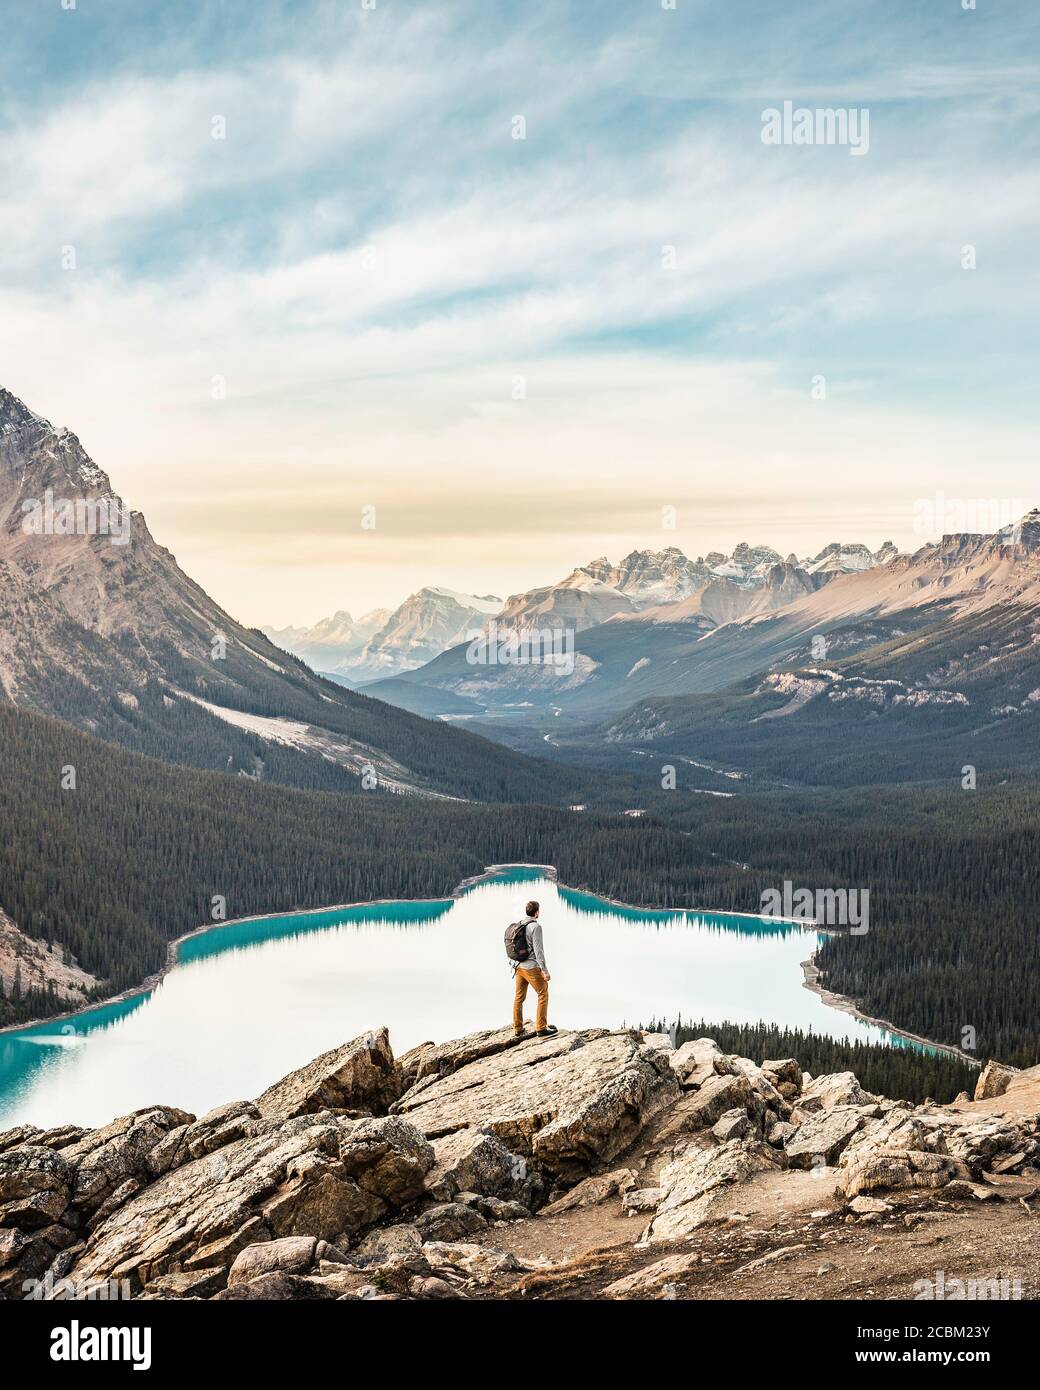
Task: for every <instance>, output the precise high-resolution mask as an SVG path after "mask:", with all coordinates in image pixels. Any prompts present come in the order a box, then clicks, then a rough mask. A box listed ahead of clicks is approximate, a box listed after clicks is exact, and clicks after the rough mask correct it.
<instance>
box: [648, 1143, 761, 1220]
mask: <svg viewBox="0 0 1040 1390" xmlns="http://www.w3.org/2000/svg"><path fill="white" fill-rule="evenodd" d="M776 1167H777V1159H776V1156H775V1155H774V1154H773V1152H772V1150H770V1149H768V1148H767V1147H766V1146H765V1145H764V1144H759V1143H757V1142H746V1141H743V1140H739V1141H736V1142H733V1143H729V1144H722V1145H720V1146H718V1147H717V1148H701V1147H700V1146H699V1145H698V1144H697V1143H696V1142H694V1143H691V1144H689V1145H688V1146H687V1147H686V1148H685V1149H684V1150H683V1151H682V1152H680V1153H679V1155H678V1156H677V1157H676V1158H674V1159H673V1160H672V1162H671V1163H669V1164H666V1165H665V1167H664V1168H663V1169H662V1171H661V1177H660V1186H661V1188H662V1189H663V1191H664V1196H663V1198H662V1200H661V1202H660V1203H659V1204H658V1207H657V1213H656V1215H655V1216H654V1218H653V1220H652V1221H651V1222H650V1225H649V1226H648V1227H647V1230H646V1237H645V1238H646V1239H647V1240H650V1241H653V1242H657V1241H665V1240H682V1239H684V1238H685V1237H686V1236H689V1235H690V1234H691V1233H692V1232H693V1231H695V1230H697V1228H698V1227H700V1226H703V1225H705V1224H706V1223H707V1222H709V1221H712V1220H715V1219H717V1218H718V1217H719V1216H720V1215H722V1214H724V1212H725V1209H726V1207H727V1206H728V1204H729V1201H730V1196H731V1193H730V1189H731V1188H732V1187H733V1186H734V1185H735V1184H736V1183H740V1182H744V1181H745V1180H746V1179H747V1178H750V1177H752V1176H753V1175H754V1174H755V1173H761V1172H766V1171H768V1170H769V1169H773V1168H776Z"/></svg>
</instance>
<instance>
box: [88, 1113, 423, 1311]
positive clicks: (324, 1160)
mask: <svg viewBox="0 0 1040 1390" xmlns="http://www.w3.org/2000/svg"><path fill="white" fill-rule="evenodd" d="M432 1164H433V1150H432V1148H431V1147H430V1146H429V1144H428V1143H427V1142H426V1140H425V1139H424V1138H423V1137H422V1135H421V1134H419V1133H418V1132H417V1131H416V1130H415V1129H414V1128H413V1127H412V1126H411V1125H409V1124H407V1123H406V1122H404V1121H402V1120H399V1119H394V1118H385V1119H374V1120H351V1119H347V1118H345V1117H344V1116H342V1115H334V1114H332V1113H331V1112H328V1111H326V1112H324V1113H322V1114H317V1115H302V1116H299V1117H297V1118H294V1119H290V1120H284V1121H282V1122H280V1123H275V1122H268V1128H267V1130H266V1132H262V1133H259V1134H255V1135H252V1136H250V1137H248V1138H244V1139H240V1140H237V1141H236V1142H234V1143H231V1144H228V1145H225V1146H224V1147H222V1148H220V1149H218V1150H217V1151H216V1152H214V1153H210V1154H206V1155H204V1156H203V1157H201V1158H197V1159H193V1160H191V1161H190V1162H188V1163H186V1164H184V1165H183V1166H181V1167H180V1168H177V1169H175V1170H174V1171H172V1172H170V1173H167V1174H166V1175H165V1176H163V1177H161V1178H159V1179H158V1180H157V1181H156V1182H153V1183H152V1184H151V1185H150V1186H148V1187H145V1188H144V1189H143V1190H142V1191H141V1192H139V1193H137V1194H136V1195H135V1196H133V1197H131V1199H130V1200H129V1201H128V1202H126V1203H125V1204H124V1205H123V1206H122V1207H120V1209H119V1210H118V1211H116V1212H115V1213H114V1214H113V1215H112V1216H110V1217H109V1218H108V1220H107V1221H105V1222H104V1223H103V1224H102V1225H101V1226H100V1227H98V1228H97V1229H96V1230H95V1231H94V1232H93V1233H92V1234H91V1237H90V1239H89V1241H88V1243H87V1248H86V1250H85V1251H84V1252H83V1254H82V1255H81V1256H80V1257H79V1259H78V1260H77V1261H76V1263H75V1264H74V1266H73V1268H72V1269H71V1271H70V1277H73V1278H77V1279H79V1280H82V1281H84V1282H95V1281H100V1280H104V1279H108V1278H125V1279H128V1280H130V1281H131V1286H132V1287H134V1288H136V1287H140V1286H142V1285H144V1284H147V1283H148V1282H149V1281H150V1280H154V1279H156V1278H158V1277H159V1276H161V1275H163V1274H166V1273H168V1272H171V1271H172V1270H174V1269H175V1268H183V1269H205V1268H216V1267H221V1268H224V1269H228V1268H229V1267H230V1266H231V1264H232V1263H233V1261H234V1260H235V1258H236V1256H238V1255H239V1254H240V1253H241V1251H243V1250H244V1249H245V1248H246V1247H247V1246H249V1245H254V1244H257V1243H259V1242H263V1241H266V1240H269V1239H271V1238H273V1237H276V1236H279V1237H284V1236H313V1237H315V1238H317V1239H324V1240H329V1241H334V1242H336V1243H339V1241H338V1238H339V1237H343V1238H344V1243H346V1242H347V1241H349V1238H350V1237H351V1236H353V1235H354V1234H356V1233H357V1232H358V1231H360V1230H361V1229H362V1228H363V1227H364V1226H365V1225H368V1224H370V1223H371V1222H373V1221H375V1220H379V1219H381V1218H383V1217H384V1216H385V1214H386V1213H387V1212H388V1211H389V1210H390V1209H391V1208H392V1207H394V1206H398V1205H401V1204H404V1203H407V1202H409V1201H412V1200H414V1199H415V1198H416V1197H417V1196H419V1194H420V1193H421V1192H422V1184H423V1179H424V1178H425V1175H426V1172H427V1171H428V1169H429V1168H430V1167H431V1166H432Z"/></svg>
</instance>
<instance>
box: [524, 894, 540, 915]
mask: <svg viewBox="0 0 1040 1390" xmlns="http://www.w3.org/2000/svg"><path fill="white" fill-rule="evenodd" d="M524 911H525V912H526V913H527V915H528V917H537V915H538V904H537V903H536V902H535V900H534V898H532V899H531V901H530V902H529V903H528V904H527V906H526V907H525V908H524Z"/></svg>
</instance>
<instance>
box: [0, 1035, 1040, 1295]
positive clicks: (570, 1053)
mask: <svg viewBox="0 0 1040 1390" xmlns="http://www.w3.org/2000/svg"><path fill="white" fill-rule="evenodd" d="M1015 1076H1016V1079H1017V1078H1018V1077H1019V1076H1021V1077H1022V1078H1025V1080H1026V1081H1028V1078H1029V1073H1016V1074H1015ZM1038 1161H1040V1122H1038V1117H1037V1116H1036V1115H1035V1114H1032V1113H1027V1114H1015V1115H999V1114H994V1113H992V1112H991V1111H988V1110H986V1109H980V1110H975V1109H973V1107H972V1105H971V1103H970V1102H969V1103H966V1104H965V1105H959V1106H954V1107H942V1106H936V1105H934V1104H932V1103H931V1102H929V1103H927V1104H925V1105H923V1106H917V1107H914V1106H911V1105H910V1104H909V1103H907V1102H905V1101H898V1102H894V1101H890V1100H885V1099H883V1098H879V1097H875V1096H870V1095H868V1094H867V1093H866V1092H864V1091H863V1090H862V1088H861V1087H860V1086H859V1084H858V1082H857V1081H856V1078H855V1077H854V1076H852V1074H851V1073H842V1074H840V1075H836V1076H832V1077H820V1078H817V1079H816V1080H815V1081H813V1082H812V1083H810V1084H804V1082H803V1076H802V1073H801V1069H800V1068H799V1067H798V1064H797V1062H796V1061H795V1060H794V1059H791V1058H785V1059H782V1060H778V1061H767V1062H765V1063H763V1064H762V1065H761V1066H758V1065H756V1064H755V1063H753V1062H751V1061H749V1060H748V1059H747V1058H741V1057H733V1056H727V1055H725V1054H724V1053H723V1052H722V1051H721V1049H719V1048H718V1047H717V1045H716V1044H715V1043H714V1042H712V1041H711V1040H710V1039H701V1040H698V1041H697V1042H695V1043H692V1044H686V1045H684V1046H683V1047H682V1048H680V1049H679V1050H678V1051H674V1052H673V1051H671V1050H670V1048H669V1046H668V1043H667V1040H666V1039H662V1038H661V1037H660V1036H659V1035H653V1036H651V1035H645V1034H641V1033H637V1032H631V1031H621V1032H607V1031H606V1030H601V1029H591V1030H585V1031H582V1032H575V1033H566V1032H565V1033H560V1034H557V1035H556V1036H555V1037H553V1038H551V1039H545V1040H541V1039H537V1038H535V1037H533V1036H528V1037H526V1038H524V1039H522V1040H520V1041H517V1040H516V1039H514V1038H513V1036H512V1030H511V1029H508V1030H499V1031H492V1032H484V1033H478V1034H472V1035H470V1036H469V1037H466V1038H461V1039H458V1040H456V1041H454V1042H451V1043H446V1044H442V1045H441V1046H439V1047H434V1046H432V1045H430V1044H427V1045H424V1046H423V1048H421V1049H416V1050H415V1052H413V1053H412V1054H411V1055H409V1056H408V1057H406V1058H402V1059H401V1061H400V1062H395V1061H394V1058H393V1056H392V1054H391V1052H390V1047H389V1039H388V1037H387V1034H386V1030H385V1029H381V1030H378V1031H375V1032H373V1033H369V1034H365V1035H363V1036H362V1037H360V1038H356V1039H354V1040H353V1041H352V1042H349V1043H346V1044H344V1045H343V1047H341V1048H338V1049H335V1050H333V1051H332V1052H330V1053H326V1054H325V1055H323V1056H322V1057H319V1058H317V1059H315V1061H314V1062H312V1063H310V1064H308V1065H307V1066H306V1067H302V1068H300V1069H299V1070H298V1071H297V1072H294V1073H292V1074H291V1075H290V1076H288V1077H286V1078H284V1079H283V1080H282V1081H281V1082H279V1083H277V1084H276V1085H274V1086H272V1087H270V1088H269V1089H268V1090H267V1091H266V1092H264V1094H263V1095H262V1096H260V1097H259V1098H258V1099H257V1100H256V1101H255V1102H251V1101H238V1102H232V1103H229V1104H226V1105H223V1106H220V1107H219V1108H218V1109H216V1110H214V1111H211V1112H210V1113H209V1114H207V1115H204V1116H202V1117H201V1118H199V1119H195V1117H193V1116H192V1115H189V1114H185V1113H184V1112H183V1111H179V1110H174V1109H171V1108H169V1107H165V1106H155V1107H152V1108H151V1109H145V1110H140V1111H137V1112H135V1113H134V1114H132V1115H128V1116H124V1117H122V1118H121V1119H119V1120H115V1121H113V1122H112V1124H110V1125H108V1126H105V1127H104V1128H102V1129H98V1130H82V1129H79V1128H77V1127H75V1126H66V1127H65V1128H62V1129H55V1130H46V1131H40V1130H36V1129H34V1128H33V1127H32V1126H22V1127H21V1128H20V1129H17V1130H12V1131H8V1132H7V1133H6V1134H0V1298H2V1297H6V1298H19V1297H24V1296H29V1295H31V1296H37V1297H85V1296H88V1294H89V1293H90V1292H91V1291H96V1290H97V1288H98V1287H101V1286H106V1287H107V1286H108V1285H109V1281H112V1280H116V1281H120V1288H121V1290H122V1292H123V1294H124V1295H126V1296H134V1297H144V1298H184V1297H188V1298H218V1299H266V1298H277V1299H284V1298H303V1299H332V1298H347V1299H357V1298H375V1297H415V1298H443V1297H474V1296H477V1297H488V1296H499V1297H500V1296H506V1297H508V1296H519V1294H522V1293H523V1292H524V1291H525V1289H526V1287H528V1285H529V1283H530V1280H532V1279H540V1278H541V1279H546V1280H550V1281H551V1279H552V1278H553V1277H554V1276H553V1271H554V1269H555V1268H556V1265H555V1264H554V1262H553V1261H552V1260H551V1259H549V1258H548V1257H545V1256H541V1255H540V1256H539V1257H538V1258H536V1259H534V1260H532V1259H531V1258H530V1257H529V1256H527V1255H524V1254H521V1253H516V1252H514V1251H511V1250H509V1249H508V1248H503V1247H508V1246H509V1245H510V1244H516V1245H517V1249H518V1250H522V1249H525V1248H527V1249H529V1248H531V1242H530V1241H526V1242H525V1239H524V1237H523V1233H524V1231H526V1229H527V1228H528V1227H531V1228H532V1231H535V1232H537V1231H540V1230H543V1229H544V1231H545V1233H546V1234H545V1236H542V1235H539V1234H537V1233H536V1234H535V1236H534V1245H535V1246H537V1245H538V1244H539V1243H545V1241H546V1240H548V1238H549V1233H550V1232H551V1231H552V1230H553V1229H554V1227H553V1226H552V1223H558V1222H561V1221H563V1222H566V1221H567V1220H569V1219H570V1218H572V1217H577V1218H581V1217H582V1213H590V1212H594V1211H596V1210H598V1209H599V1208H601V1207H602V1208H604V1209H606V1207H607V1205H608V1204H612V1208H613V1209H614V1210H615V1211H617V1213H618V1214H619V1215H622V1216H624V1215H627V1216H629V1217H632V1218H638V1219H637V1220H636V1221H634V1223H633V1225H632V1226H631V1228H630V1229H631V1231H632V1234H633V1236H635V1235H639V1234H641V1240H639V1241H638V1242H636V1243H635V1244H633V1243H632V1239H631V1238H629V1239H628V1240H626V1241H625V1242H624V1245H623V1249H622V1251H621V1254H619V1256H618V1260H619V1265H618V1267H619V1268H622V1269H624V1270H626V1271H628V1272H626V1273H625V1274H624V1276H623V1277H622V1278H619V1279H616V1280H615V1283H614V1285H612V1286H611V1289H610V1290H604V1296H606V1297H657V1296H660V1290H661V1285H662V1283H663V1282H665V1275H666V1274H667V1273H669V1272H670V1273H671V1275H673V1276H674V1275H676V1274H677V1272H678V1273H679V1274H682V1273H683V1272H684V1271H685V1273H687V1274H688V1273H690V1272H691V1270H692V1269H693V1268H694V1267H695V1265H696V1260H695V1261H694V1264H693V1265H691V1264H690V1263H689V1261H690V1260H691V1259H693V1258H694V1256H696V1249H697V1246H696V1242H697V1241H698V1240H700V1239H704V1240H708V1239H711V1238H713V1237H711V1234H710V1233H711V1232H712V1231H713V1230H716V1229H718V1228H719V1224H720V1223H722V1224H723V1226H727V1225H732V1220H733V1218H732V1217H731V1215H730V1213H732V1212H733V1211H734V1210H735V1209H737V1208H739V1207H740V1205H741V1203H743V1204H744V1205H747V1203H748V1202H751V1203H752V1205H753V1203H754V1200H756V1194H757V1200H759V1201H764V1203H765V1205H766V1207H767V1208H772V1207H783V1205H784V1202H785V1201H786V1200H787V1198H786V1197H785V1191H786V1188H787V1186H789V1185H791V1192H792V1193H794V1194H797V1193H798V1192H799V1191H800V1190H801V1189H800V1187H799V1183H800V1182H803V1181H804V1180H805V1179H808V1180H809V1182H810V1197H809V1200H811V1201H813V1202H814V1203H815V1204H816V1205H817V1206H819V1205H820V1203H822V1202H826V1201H830V1202H831V1203H832V1204H833V1209H834V1212H835V1215H836V1216H840V1215H841V1214H842V1213H846V1218H845V1219H846V1221H853V1222H855V1221H857V1220H864V1221H865V1220H868V1219H869V1220H876V1219H878V1217H879V1215H880V1214H883V1213H885V1212H888V1211H889V1210H891V1209H892V1204H893V1203H896V1204H898V1203H900V1202H904V1203H905V1202H917V1203H920V1202H921V1201H929V1200H931V1199H932V1198H931V1194H936V1193H942V1194H944V1196H946V1195H947V1194H948V1198H947V1205H948V1204H949V1200H950V1199H952V1200H953V1201H955V1202H956V1201H964V1200H968V1201H974V1200H976V1199H977V1198H978V1197H980V1196H982V1197H987V1198H993V1199H996V1200H998V1201H999V1200H1000V1198H1001V1197H1002V1196H1006V1197H1009V1198H1013V1199H1014V1201H1016V1202H1017V1201H1018V1199H1019V1197H1021V1196H1022V1195H1023V1193H1030V1194H1031V1193H1032V1192H1034V1191H1037V1190H1040V1187H1038V1183H1040V1169H1038V1167H1037V1164H1038ZM808 1169H811V1170H812V1171H811V1173H810V1172H808V1171H805V1170H808ZM821 1178H822V1179H823V1181H820V1179H821ZM763 1184H765V1185H766V1186H765V1187H764V1188H763ZM828 1193H829V1194H831V1195H830V1196H829V1197H828V1195H827V1194H828ZM814 1214H815V1216H817V1217H819V1216H822V1215H826V1214H827V1213H826V1211H824V1212H820V1211H817V1212H815V1213H814ZM582 1219H586V1221H587V1218H582ZM612 1219H614V1220H616V1217H615V1218H612ZM741 1219H742V1220H743V1219H746V1218H741ZM514 1233H515V1235H516V1239H515V1240H514ZM691 1241H692V1242H693V1255H691V1253H690V1251H691V1246H690V1242H691ZM675 1242H682V1249H683V1251H684V1252H685V1253H683V1254H682V1256H681V1260H680V1262H679V1263H676V1261H677V1260H679V1258H680V1257H678V1256H674V1255H670V1254H669V1253H668V1251H669V1246H670V1245H672V1244H674V1243H675ZM568 1248H569V1247H568ZM796 1248H802V1247H796ZM640 1252H647V1253H645V1254H641V1253H640ZM780 1253H781V1254H782V1253H783V1252H780ZM662 1255H663V1257H664V1258H662ZM697 1258H698V1259H699V1257H697ZM769 1258H772V1256H770V1257H769ZM640 1261H641V1262H642V1264H643V1265H645V1266H646V1268H645V1269H643V1270H641V1271H640V1270H635V1271H633V1270H632V1268H631V1266H632V1264H633V1262H635V1263H639V1262H640ZM682 1261H686V1263H685V1264H683V1263H682ZM762 1262H765V1258H764V1257H763V1260H761V1261H760V1263H762ZM564 1265H566V1261H564ZM524 1280H526V1281H527V1283H526V1284H524V1286H523V1287H520V1283H521V1281H524ZM615 1285H616V1287H615ZM665 1296H668V1295H667V1294H665Z"/></svg>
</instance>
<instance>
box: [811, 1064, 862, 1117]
mask: <svg viewBox="0 0 1040 1390" xmlns="http://www.w3.org/2000/svg"><path fill="white" fill-rule="evenodd" d="M811 1100H818V1101H819V1102H820V1104H821V1105H822V1106H823V1108H824V1109H825V1110H830V1109H832V1108H833V1107H834V1106H837V1105H869V1104H871V1102H873V1101H876V1100H877V1096H872V1095H871V1094H870V1092H869V1091H864V1089H863V1087H862V1086H861V1085H860V1084H859V1082H858V1081H857V1080H856V1077H855V1075H854V1074H853V1073H852V1072H851V1071H839V1072H833V1073H832V1074H831V1075H829V1076H818V1077H817V1078H816V1080H815V1081H810V1082H809V1083H808V1084H807V1085H805V1086H803V1087H802V1099H801V1100H800V1101H799V1104H800V1105H802V1106H805V1105H806V1102H807V1101H811Z"/></svg>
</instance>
